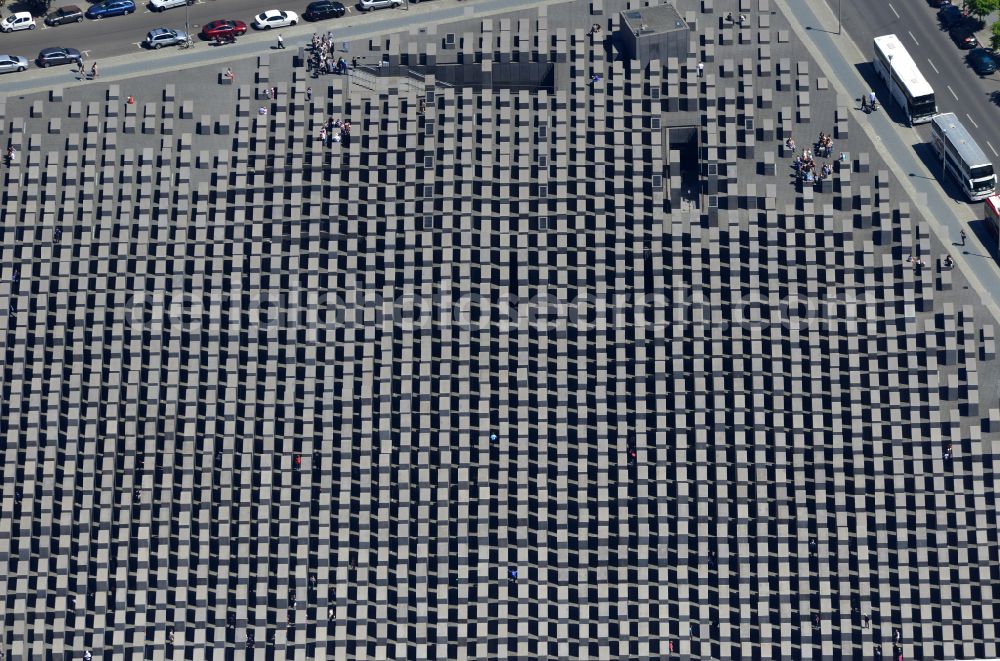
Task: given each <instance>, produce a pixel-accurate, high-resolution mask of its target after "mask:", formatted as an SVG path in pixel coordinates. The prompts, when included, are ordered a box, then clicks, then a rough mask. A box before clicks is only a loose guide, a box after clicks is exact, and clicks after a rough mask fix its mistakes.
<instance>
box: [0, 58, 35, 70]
mask: <svg viewBox="0 0 1000 661" xmlns="http://www.w3.org/2000/svg"><path fill="white" fill-rule="evenodd" d="M27 68H28V58H26V57H21V56H19V55H0V73H10V72H11V71H24V70H25V69H27Z"/></svg>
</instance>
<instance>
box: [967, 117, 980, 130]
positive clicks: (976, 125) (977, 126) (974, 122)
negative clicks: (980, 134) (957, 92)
mask: <svg viewBox="0 0 1000 661" xmlns="http://www.w3.org/2000/svg"><path fill="white" fill-rule="evenodd" d="M965 116H966V117H968V118H969V121H970V122H972V125H973V126H975V127H976V128H977V129H978V128H979V124H976V120H974V119H972V115H970V114H969V113H965Z"/></svg>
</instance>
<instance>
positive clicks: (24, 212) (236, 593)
mask: <svg viewBox="0 0 1000 661" xmlns="http://www.w3.org/2000/svg"><path fill="white" fill-rule="evenodd" d="M734 6H738V8H739V11H741V12H744V13H747V14H748V15H749V20H748V23H747V25H746V26H745V27H744V28H742V29H739V28H737V29H734V28H733V26H730V25H728V24H726V23H725V22H724V21H723V20H721V19H720V18H719V16H721V14H720V12H718V11H716V12H714V13H713V8H712V6H711V3H710V2H709V0H704V1H703V2H702V3H701V4H700V5H698V6H697V7H695V6H694V5H693V4H692V3H680V7H679V8H680V9H682V10H683V12H684V14H685V15H686V18H687V19H688V20H689V21H690V22H691V23H692V24H697V28H698V29H697V31H696V32H695V36H694V37H693V39H694V46H695V47H694V52H695V53H696V55H694V56H693V57H692V58H691V59H689V60H686V61H676V60H671V61H668V62H654V63H652V64H651V65H650V66H648V67H643V66H640V65H639V64H638V63H629V62H625V63H623V62H620V61H609V60H608V59H607V58H608V56H607V53H606V51H605V50H604V49H603V48H601V47H595V45H594V43H593V40H592V39H591V38H589V37H588V36H587V34H586V31H587V29H588V27H589V25H590V24H591V23H592V22H595V21H596V22H599V23H601V24H603V25H604V26H605V28H606V32H613V30H614V28H615V26H616V23H617V14H616V12H617V10H620V9H623V8H624V7H625V3H615V2H592V3H577V8H578V9H580V10H581V11H565V12H560V13H559V15H558V16H556V15H554V12H552V11H548V12H547V11H545V10H544V8H543V9H542V10H535V11H532V12H522V13H519V14H516V15H513V16H511V17H498V18H495V19H490V20H485V21H478V22H475V23H472V22H467V23H466V24H465V25H464V27H465V28H466V29H465V31H464V32H459V33H458V35H457V39H456V40H455V41H454V43H455V44H457V52H456V53H453V54H452V57H456V56H457V55H458V54H461V55H462V56H463V57H467V58H471V59H472V60H474V61H477V62H487V63H489V62H490V61H493V60H499V61H501V62H507V61H515V62H518V61H520V62H523V61H532V62H547V63H552V64H553V65H554V69H555V81H556V85H555V86H554V87H553V88H552V89H521V90H512V89H500V88H498V89H491V88H489V87H477V88H473V87H464V88H456V87H451V86H448V85H442V84H438V83H437V82H435V80H434V79H433V78H431V77H429V76H428V77H424V78H423V80H422V81H419V82H415V78H414V77H413V76H404V77H402V78H397V77H395V76H394V75H386V72H388V74H392V72H393V71H394V69H393V67H394V66H395V65H396V64H398V63H399V62H400V59H399V58H400V57H401V55H400V53H401V51H402V52H403V53H406V52H407V49H408V48H409V49H412V48H416V46H410V45H408V44H407V43H406V38H403V39H401V40H400V41H402V42H403V45H402V47H401V46H400V44H399V43H398V42H396V41H395V37H394V38H392V39H388V40H386V41H385V42H380V43H377V44H372V46H374V47H377V48H379V49H380V50H379V51H378V54H379V56H381V55H386V56H387V57H388V60H387V61H389V62H390V63H391V65H392V66H389V67H386V68H385V72H380V71H377V70H374V69H367V70H365V69H363V68H362V70H359V71H358V72H356V74H355V75H354V76H353V77H352V82H351V84H350V85H348V84H347V81H346V80H345V79H343V78H319V79H310V78H307V77H306V72H305V70H304V69H302V68H294V69H292V70H290V73H288V77H287V79H283V80H282V81H281V82H277V83H274V85H275V86H276V87H277V90H278V95H277V98H276V99H274V100H268V99H264V98H258V97H260V94H259V91H260V88H261V87H263V86H271V84H272V80H274V79H277V78H279V77H282V76H280V75H277V74H276V73H273V72H272V71H271V70H272V68H273V69H274V70H275V71H286V72H287V71H288V66H289V65H290V64H291V63H290V62H288V61H285V60H281V61H277V60H276V61H274V62H271V61H269V59H268V58H267V57H261V58H259V59H258V60H257V68H256V72H255V80H254V83H255V84H249V83H247V84H245V85H238V86H237V89H236V90H234V94H233V96H234V99H233V107H232V111H231V112H230V113H229V114H224V113H223V114H215V115H203V114H201V111H199V107H200V106H199V102H198V99H197V97H196V96H195V95H194V93H193V90H194V89H195V88H192V93H191V95H190V98H186V97H184V96H183V94H184V92H183V86H182V85H178V87H175V86H174V85H166V86H164V87H161V88H160V90H161V92H162V95H158V96H157V97H155V98H152V99H151V100H150V99H142V100H141V101H140V102H139V103H137V104H128V103H126V102H125V100H124V99H123V98H122V96H121V93H120V89H119V86H118V85H117V84H115V85H104V86H100V87H98V86H93V87H89V88H87V89H86V90H80V89H74V90H72V91H71V93H67V94H66V95H65V98H64V95H63V93H62V92H61V91H59V90H55V91H53V92H51V93H50V94H48V95H46V96H45V97H44V98H37V99H36V98H29V99H28V100H27V101H24V102H23V103H21V102H18V101H14V100H12V99H11V100H8V102H7V103H6V105H5V106H3V107H0V110H2V114H3V116H4V122H3V125H4V128H5V129H6V131H7V136H6V137H7V138H8V139H9V140H10V141H12V143H13V144H15V145H16V146H17V147H18V148H19V150H20V157H19V159H18V162H16V163H14V164H11V166H10V167H8V168H6V169H5V170H4V172H3V177H4V193H3V207H2V210H0V213H2V217H3V222H2V226H0V232H2V237H3V239H2V242H0V250H2V255H0V257H2V261H0V273H2V283H0V303H2V305H0V309H2V310H3V311H4V312H3V313H2V314H0V329H2V337H3V347H4V360H3V389H2V397H3V400H2V415H0V425H2V437H0V438H2V445H0V449H2V455H0V466H2V480H0V489H2V508H0V563H2V564H0V566H2V567H3V572H2V574H0V585H2V586H3V596H4V599H3V600H0V647H2V649H3V651H4V652H5V653H6V654H7V655H8V657H9V658H29V657H30V658H43V657H47V656H52V657H54V658H60V657H63V656H66V657H76V658H79V655H80V654H82V651H83V650H85V649H90V650H93V652H94V654H95V656H101V657H103V658H122V657H132V656H134V657H154V658H155V657H163V656H177V657H184V658H205V657H209V656H210V657H213V658H216V657H218V658H222V657H226V656H227V655H231V654H232V653H233V652H234V651H237V653H240V654H242V653H244V652H242V650H245V649H246V648H247V639H248V636H251V637H252V638H253V641H254V650H255V653H256V654H261V655H263V654H272V655H275V656H282V657H284V656H289V657H291V656H294V657H296V658H311V657H314V656H329V657H334V658H341V657H343V658H347V657H349V658H404V657H407V658H506V657H512V658H523V657H527V656H529V655H531V656H541V657H545V658H549V657H551V658H626V657H628V658H651V657H654V656H661V655H666V654H669V653H671V651H673V652H674V653H676V654H684V655H690V656H692V657H705V658H709V657H714V658H773V657H779V656H781V657H784V658H806V657H811V658H820V657H822V658H833V657H835V656H840V655H845V656H846V655H850V656H859V655H862V654H865V655H867V654H872V653H873V652H874V650H875V645H877V644H881V650H882V653H883V654H884V655H885V656H886V657H888V656H889V655H890V654H891V653H892V652H893V650H892V646H893V637H894V631H897V630H898V633H899V635H900V637H901V642H900V644H901V647H900V651H901V652H902V653H904V655H905V657H906V658H917V657H921V656H922V657H925V658H931V657H935V658H952V657H971V656H977V657H984V656H995V655H996V654H997V649H996V647H997V646H996V642H995V641H996V640H997V637H998V636H997V632H996V629H995V622H996V620H997V614H996V613H995V612H994V592H993V586H994V585H995V584H996V581H997V580H998V558H997V551H996V543H997V538H996V530H997V522H996V516H995V507H994V505H995V501H994V490H995V485H994V474H995V473H994V469H993V463H992V456H991V449H990V448H991V445H990V442H991V440H992V439H994V438H995V437H996V432H997V430H998V425H1000V413H998V411H997V409H996V403H997V397H996V390H995V386H994V385H991V384H993V383H995V382H996V369H997V365H996V345H995V337H994V332H995V331H994V326H993V321H992V319H990V318H989V316H988V314H987V313H986V312H985V310H983V309H982V308H980V307H978V306H977V305H976V302H975V301H974V300H973V299H972V298H971V295H970V294H969V293H968V292H967V291H966V290H964V289H963V287H962V286H961V285H962V283H963V282H964V281H963V280H962V276H961V274H960V273H959V272H957V271H948V270H943V269H942V268H941V267H940V260H939V259H938V258H939V256H940V254H941V252H942V251H941V249H940V246H938V245H936V244H935V243H934V242H933V241H932V240H931V237H930V235H929V233H928V229H927V227H926V224H925V223H924V221H923V220H922V219H921V218H920V217H919V216H918V215H917V214H915V213H913V210H912V209H911V207H910V206H909V204H908V203H907V202H906V201H905V200H904V199H900V196H899V192H898V188H897V186H896V184H894V183H893V182H892V181H891V180H890V178H889V176H888V173H887V171H886V169H885V167H884V166H883V165H881V164H880V163H879V160H878V157H877V155H875V156H872V157H869V154H868V152H867V150H868V149H869V147H867V146H866V145H867V143H866V142H865V141H864V139H863V137H862V136H861V135H860V134H859V135H849V131H850V130H851V129H854V128H856V127H854V125H853V123H854V121H855V120H854V119H852V118H849V114H850V112H851V111H850V109H849V107H848V105H847V102H845V101H843V100H841V99H839V98H838V97H837V95H836V94H835V93H834V92H833V91H832V90H830V89H829V85H828V82H827V81H826V80H825V79H824V78H823V77H822V75H819V74H817V68H816V66H815V64H814V63H813V64H812V67H813V69H812V71H810V63H809V62H808V61H799V62H797V63H795V58H796V57H797V55H796V52H797V51H795V50H794V47H795V42H794V40H792V39H790V36H789V29H788V26H787V24H785V22H784V19H783V18H782V17H781V15H780V14H775V13H772V12H771V8H770V7H769V6H768V2H767V0H758V2H756V3H753V5H752V6H751V3H750V2H748V1H746V0H740V2H739V3H738V5H737V3H734ZM588 8H589V9H590V11H591V12H593V13H592V14H590V15H588V13H587V10H588ZM602 12H603V13H602ZM438 36H439V37H440V36H441V35H438ZM598 41H600V39H598ZM491 43H495V44H497V46H496V47H495V48H492V49H491V48H484V47H483V44H491ZM437 57H438V59H439V60H446V59H447V57H448V54H447V53H446V52H445V51H444V50H442V51H441V52H439V53H438V54H437ZM466 61H469V60H466ZM698 61H702V62H704V63H705V65H706V66H705V75H704V77H703V78H702V77H699V75H698V72H697V69H696V66H695V64H696V62H698ZM793 63H794V65H793ZM487 68H488V67H487ZM594 73H600V74H601V75H602V80H601V81H599V82H598V83H591V75H592V74H594ZM404 78H405V80H404ZM307 86H308V87H312V88H313V90H314V95H313V98H312V99H311V100H308V101H307V100H306V99H305V88H306V87H307ZM178 89H181V90H182V91H181V94H178ZM810 94H812V96H813V99H812V103H810V98H809V96H810ZM88 95H89V96H88ZM260 105H264V106H265V107H266V108H267V109H268V111H269V112H268V114H267V115H259V114H257V108H258V106H260ZM775 111H777V112H775ZM682 114H686V115H685V116H687V117H693V118H694V121H695V123H696V124H697V126H698V134H699V139H700V142H701V152H700V153H701V156H702V159H703V162H702V164H701V167H702V173H703V175H704V176H703V178H702V185H703V186H704V187H705V189H704V191H705V192H706V195H705V198H704V199H703V201H702V208H701V210H690V209H689V210H687V211H684V212H682V211H680V210H679V207H680V206H681V205H682V204H686V203H685V201H684V200H683V199H682V198H683V195H682V194H683V191H682V190H681V188H682V184H681V180H680V178H679V177H677V176H676V168H674V169H671V167H670V165H671V159H672V158H673V159H674V165H676V158H677V154H676V152H675V153H673V154H671V150H670V148H669V146H666V145H664V136H665V135H666V134H665V133H664V127H666V126H668V125H669V124H670V122H671V118H672V117H679V116H681V115H682ZM331 115H332V116H340V117H350V118H351V119H352V121H353V123H354V131H353V133H352V138H351V140H350V141H349V143H342V144H340V145H337V146H336V147H333V148H330V149H323V148H319V147H317V146H316V138H315V136H316V133H317V131H318V128H319V126H320V125H321V124H322V123H323V122H324V120H326V118H327V117H329V116H331ZM748 120H749V122H750V123H748ZM821 130H826V131H830V130H833V131H834V135H835V138H836V141H837V151H838V152H840V151H845V152H846V154H847V157H846V159H845V160H844V162H842V163H838V164H837V173H836V175H835V176H834V177H833V178H832V179H831V180H828V181H827V182H825V184H824V185H823V186H820V187H818V188H816V189H813V188H808V189H804V190H803V189H800V188H796V187H794V186H793V185H791V184H789V182H788V181H787V180H786V173H785V170H784V168H783V167H782V165H781V162H783V161H784V160H785V159H786V157H787V155H786V154H783V153H781V143H782V142H783V141H784V139H785V138H786V137H788V136H789V135H792V134H793V133H794V134H795V135H798V136H800V137H804V136H808V135H815V134H816V133H818V132H819V131H821ZM854 132H855V133H859V132H858V131H854ZM800 142H802V140H801V139H800ZM672 173H674V176H671V174H672ZM914 253H919V254H920V255H924V256H925V257H926V260H927V262H928V265H927V266H926V267H925V268H922V269H915V268H914V267H913V266H911V265H910V264H908V263H907V262H906V261H905V256H906V255H909V254H914ZM359 292H360V293H359ZM828 299H833V300H839V301H842V302H844V304H843V305H842V306H841V308H840V309H839V311H838V312H837V313H836V314H831V315H829V318H827V319H824V318H817V317H815V316H813V317H811V318H810V317H808V315H803V316H796V317H794V318H793V319H792V320H791V321H790V322H789V321H788V317H787V315H786V316H784V317H780V314H781V313H779V312H775V311H776V310H782V309H783V308H782V304H783V303H787V302H789V301H796V300H804V301H810V300H812V301H815V300H828ZM435 300H436V301H439V302H440V301H454V302H455V307H454V309H456V310H457V309H462V310H464V311H465V312H468V313H469V317H470V318H471V319H473V320H475V322H474V323H472V322H470V321H469V320H468V319H466V320H464V321H463V322H462V323H458V322H455V321H454V320H452V321H448V320H447V319H443V318H442V317H441V316H437V317H435V318H434V319H432V320H431V321H430V322H428V320H427V319H426V318H423V317H421V316H420V315H419V314H415V313H414V312H413V311H414V310H418V311H424V310H429V309H435V310H437V312H435V313H434V314H435V315H438V314H439V313H440V310H441V309H442V308H441V306H438V307H437V308H433V306H432V305H430V303H429V302H431V301H435ZM658 300H662V301H669V302H670V304H669V305H663V304H657V303H656V301H658ZM377 301H381V302H383V303H384V302H387V301H391V302H393V305H392V308H391V311H392V312H395V313H396V314H398V315H399V316H398V317H393V315H392V314H389V315H385V314H380V313H379V307H380V306H379V305H377V304H376V302H377ZM463 301H466V302H467V305H466V304H465V303H461V302H463ZM554 301H556V302H559V303H562V304H565V303H567V302H571V303H572V304H573V305H568V306H567V305H563V307H562V308H559V306H557V305H554V304H553V302H554ZM855 301H856V302H859V303H858V304H857V305H855V306H854V308H855V311H854V313H851V314H849V313H848V310H847V307H848V304H853V303H852V302H855ZM463 305H465V307H464V308H463V307H462V306H463ZM570 307H572V308H574V309H576V310H577V311H582V312H581V313H580V314H570V313H569V312H568V311H567V308H570ZM791 308H792V311H793V312H794V311H795V308H794V305H792V306H791ZM383 309H384V308H383ZM556 309H558V310H560V311H559V312H558V313H555V312H553V311H554V310H556ZM787 309H788V308H785V310H786V311H787ZM289 310H292V311H293V312H288V311H289ZM515 310H516V313H515V312H514V311H515ZM282 311H284V313H283V312H282ZM554 319H555V320H554ZM559 320H561V321H559ZM491 434H495V435H496V436H497V438H496V440H491V438H490V436H491ZM949 447H950V448H951V452H952V453H953V458H952V459H947V458H945V456H944V452H945V450H946V449H947V448H949ZM511 569H516V570H517V572H518V577H517V580H516V581H515V580H511V577H510V574H509V572H510V570H511ZM869 612H870V613H872V626H871V627H870V628H868V627H864V626H863V621H862V615H863V614H864V613H869ZM817 616H819V625H818V626H815V618H816V617H817ZM290 623H291V624H290ZM171 633H172V634H173V638H172V640H171V639H170V636H171Z"/></svg>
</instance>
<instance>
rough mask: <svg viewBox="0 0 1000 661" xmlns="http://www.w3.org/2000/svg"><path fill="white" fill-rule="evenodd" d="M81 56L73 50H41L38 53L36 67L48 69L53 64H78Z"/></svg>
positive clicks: (56, 48)
mask: <svg viewBox="0 0 1000 661" xmlns="http://www.w3.org/2000/svg"><path fill="white" fill-rule="evenodd" d="M81 62H83V56H82V55H80V51H78V50H77V49H75V48H66V47H64V46H63V47H58V46H56V47H52V48H43V49H42V50H41V51H39V53H38V66H40V67H43V68H44V67H50V66H52V65H53V64H80V63H81Z"/></svg>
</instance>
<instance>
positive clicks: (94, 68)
mask: <svg viewBox="0 0 1000 661" xmlns="http://www.w3.org/2000/svg"><path fill="white" fill-rule="evenodd" d="M90 79H91V80H97V62H94V63H93V64H91V65H90Z"/></svg>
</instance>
